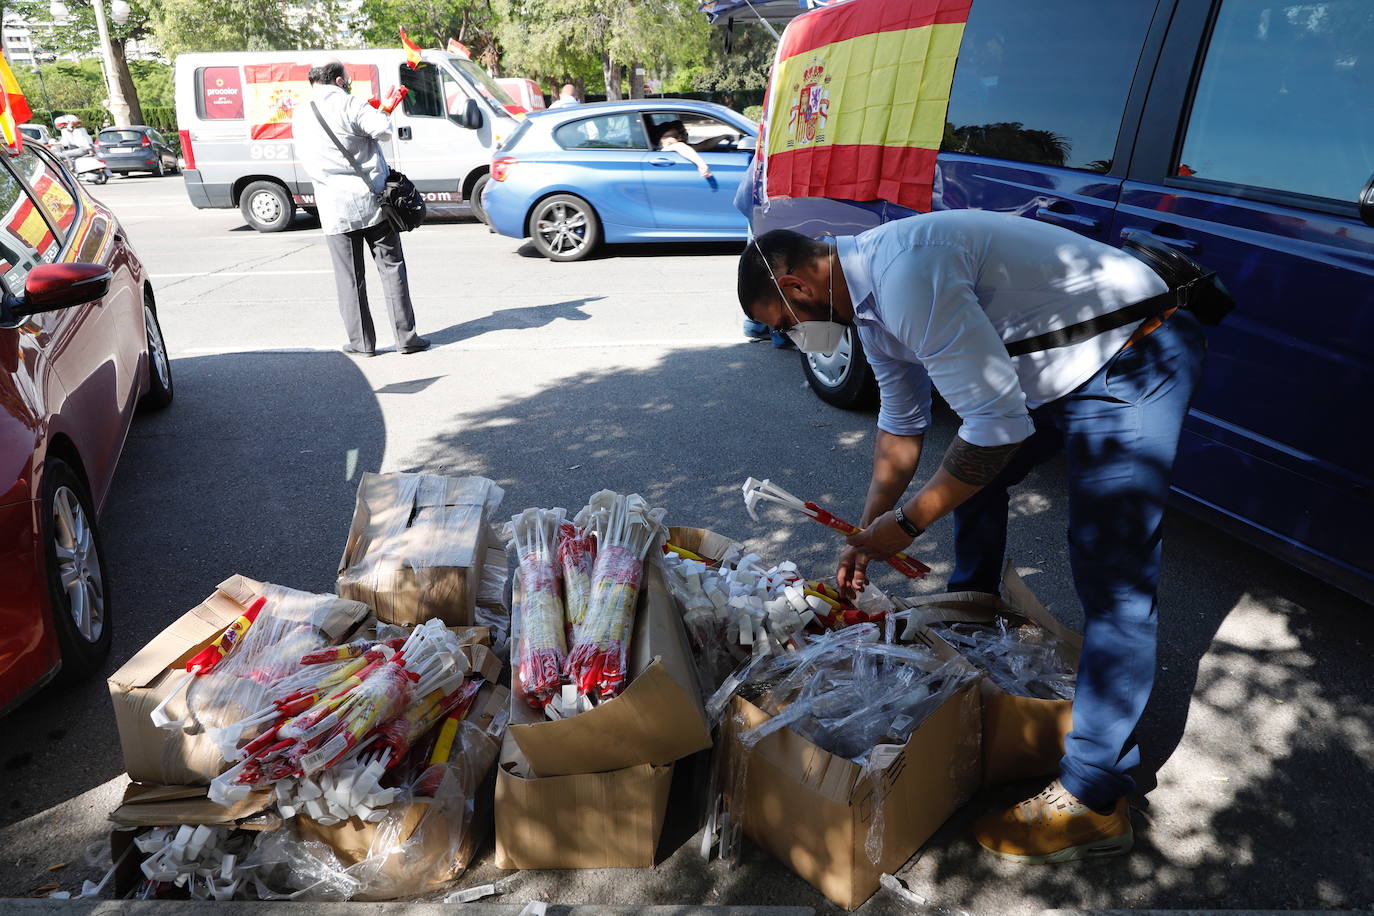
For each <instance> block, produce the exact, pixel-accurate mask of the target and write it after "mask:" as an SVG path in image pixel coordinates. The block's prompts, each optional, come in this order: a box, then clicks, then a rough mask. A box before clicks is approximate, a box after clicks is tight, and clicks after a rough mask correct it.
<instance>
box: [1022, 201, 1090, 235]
mask: <svg viewBox="0 0 1374 916" xmlns="http://www.w3.org/2000/svg"><path fill="white" fill-rule="evenodd" d="M1055 207H1063V208H1064V209H1060V210H1056V209H1054V208H1055ZM1035 218H1036V219H1038V220H1040V221H1041V222H1045V223H1053V224H1054V225H1056V226H1063V227H1064V228H1066V229H1086V230H1088V231H1096V230H1097V229H1098V227H1100V226H1101V225H1102V221H1101V220H1098V219H1094V218H1093V217H1091V216H1081V215H1079V214H1077V213H1072V212H1068V204H1064V203H1053V204H1050V205H1049V206H1048V207H1037V208H1036V211H1035Z"/></svg>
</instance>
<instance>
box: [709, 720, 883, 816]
mask: <svg viewBox="0 0 1374 916" xmlns="http://www.w3.org/2000/svg"><path fill="white" fill-rule="evenodd" d="M770 718H772V717H771V716H769V715H768V713H766V712H764V711H763V710H762V709H760V708H758V707H757V706H755V705H754V704H753V703H750V702H749V701H748V700H746V699H744V698H743V697H738V696H737V697H735V714H734V716H732V719H733V720H734V723H735V725H736V726H739V727H740V730H739V732H737V733H736V740H738V736H739V734H742V733H743V732H745V731H748V730H749V729H752V728H757V727H758V726H760V725H762V724H763V723H764V722H767V721H768V720H769V719H770ZM754 753H755V754H757V755H759V756H760V757H762V758H763V759H765V760H767V761H768V762H769V763H770V764H772V765H773V766H775V767H777V768H778V769H779V770H781V771H782V772H783V773H786V774H787V775H788V776H790V777H791V778H792V779H794V780H796V781H797V782H798V783H799V784H801V785H803V786H805V787H806V788H808V789H810V790H812V791H813V792H816V793H818V794H820V795H823V796H825V797H826V798H828V799H830V800H831V801H833V802H836V803H838V804H841V805H843V804H847V803H848V802H849V796H850V794H851V793H852V792H853V789H854V784H855V782H856V781H857V780H858V778H859V774H860V772H861V770H860V767H859V766H858V765H857V764H855V763H851V762H850V761H848V760H845V759H844V758H843V757H837V756H835V755H834V754H832V753H830V752H829V751H827V750H823V749H822V748H819V747H817V746H816V745H814V744H812V743H811V742H810V741H808V740H806V739H805V738H803V737H802V736H801V735H799V734H797V733H796V732H794V731H792V729H790V728H783V729H779V730H778V731H775V732H773V734H771V735H768V736H767V737H765V738H763V739H762V740H760V741H759V743H758V744H756V745H755V746H754Z"/></svg>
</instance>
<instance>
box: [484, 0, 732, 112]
mask: <svg viewBox="0 0 1374 916" xmlns="http://www.w3.org/2000/svg"><path fill="white" fill-rule="evenodd" d="M493 5H494V6H495V8H496V10H497V12H498V13H499V14H500V19H501V24H500V26H499V30H498V36H499V38H500V41H501V46H502V47H503V48H504V49H505V52H506V53H505V61H506V63H507V65H508V66H510V67H513V68H514V69H516V70H519V71H521V72H522V73H525V74H540V75H548V76H553V75H554V74H560V73H561V74H578V73H586V71H587V70H588V69H590V66H594V65H599V66H600V70H601V79H602V81H603V83H604V84H605V87H606V96H607V97H608V98H612V99H619V98H622V95H623V87H622V81H623V79H624V75H625V69H626V67H627V66H632V65H635V64H639V65H641V66H644V67H645V68H646V69H653V70H655V71H657V72H659V73H662V74H664V75H668V74H670V73H672V72H673V71H676V70H683V69H686V68H689V67H692V66H694V65H699V64H700V63H701V62H702V61H703V60H704V59H705V56H706V40H707V36H708V34H709V26H707V24H706V20H705V18H704V17H703V16H702V15H701V14H700V13H699V12H698V11H697V4H696V2H695V0H493Z"/></svg>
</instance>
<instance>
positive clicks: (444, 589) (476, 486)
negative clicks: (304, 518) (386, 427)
mask: <svg viewBox="0 0 1374 916" xmlns="http://www.w3.org/2000/svg"><path fill="white" fill-rule="evenodd" d="M503 495H504V493H503V491H502V490H501V488H500V487H498V486H497V485H496V484H495V483H493V482H492V481H490V480H487V479H486V478H485V477H439V476H437V475H434V474H373V473H365V474H363V476H362V481H361V483H360V484H359V485H358V502H357V506H356V507H355V509H354V511H353V524H352V526H351V527H350V528H349V531H348V542H347V543H346V544H345V545H344V552H343V557H342V558H341V559H340V560H339V578H338V582H337V584H336V586H335V590H336V591H337V592H338V593H339V595H340V596H342V597H344V598H353V599H355V600H357V601H362V602H364V603H365V604H367V605H368V606H369V607H371V608H372V609H373V610H374V611H375V612H376V614H377V619H378V620H381V621H384V622H386V623H400V624H416V623H424V622H425V621H426V620H430V619H432V618H435V617H437V618H439V619H440V620H442V621H443V622H444V623H445V624H447V625H449V626H467V625H469V624H471V623H472V622H473V618H474V613H475V608H476V605H477V593H478V591H479V590H480V587H481V580H482V567H483V565H484V563H485V562H486V559H487V534H488V529H489V525H488V515H489V514H490V512H491V511H492V510H493V509H495V508H496V506H497V505H498V504H499V503H500V502H501V498H502V496H503Z"/></svg>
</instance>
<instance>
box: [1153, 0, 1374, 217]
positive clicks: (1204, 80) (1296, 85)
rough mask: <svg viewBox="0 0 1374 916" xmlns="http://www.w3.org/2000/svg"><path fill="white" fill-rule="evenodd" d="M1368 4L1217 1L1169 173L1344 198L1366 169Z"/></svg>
mask: <svg viewBox="0 0 1374 916" xmlns="http://www.w3.org/2000/svg"><path fill="white" fill-rule="evenodd" d="M1371 99H1374V5H1371V4H1370V3H1369V2H1368V0H1327V2H1300V3H1299V2H1283V0H1226V2H1225V3H1224V4H1223V5H1222V7H1221V13H1220V15H1219V16H1218V17H1217V22H1216V26H1215V27H1214V29H1213V31H1212V37H1211V40H1210V42H1209V44H1208V48H1207V55H1206V58H1205V61H1204V63H1203V66H1202V74H1201V76H1200V77H1199V79H1198V86H1197V92H1196V95H1195V96H1194V101H1193V107H1192V112H1191V114H1190V116H1189V119H1188V125H1187V128H1186V131H1185V133H1184V141H1183V148H1182V152H1181V155H1180V156H1179V159H1178V162H1177V163H1175V169H1176V172H1177V174H1179V175H1181V176H1184V177H1189V176H1196V177H1198V178H1203V179H1212V180H1216V181H1224V182H1229V183H1234V184H1242V185H1249V186H1251V187H1256V188H1266V189H1272V190H1277V191H1289V192H1293V193H1298V194H1307V195H1311V196H1313V197H1325V198H1330V199H1332V200H1340V201H1351V202H1354V201H1355V200H1356V199H1357V198H1358V196H1359V192H1360V189H1361V188H1362V187H1364V185H1365V183H1366V182H1368V181H1369V178H1370V175H1371V174H1374V121H1372V120H1371V118H1370V111H1369V105H1370V100H1371Z"/></svg>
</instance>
